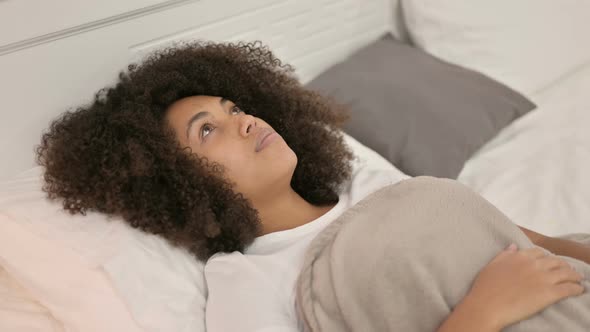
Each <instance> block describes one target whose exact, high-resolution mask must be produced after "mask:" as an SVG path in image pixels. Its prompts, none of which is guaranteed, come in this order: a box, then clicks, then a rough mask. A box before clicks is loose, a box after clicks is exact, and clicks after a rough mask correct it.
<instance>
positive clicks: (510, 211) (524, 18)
mask: <svg viewBox="0 0 590 332" xmlns="http://www.w3.org/2000/svg"><path fill="white" fill-rule="evenodd" d="M27 6H30V4H29V3H25V2H19V1H14V0H8V1H1V2H0V73H2V76H1V77H0V90H1V91H3V94H2V100H0V105H1V106H2V111H3V112H2V120H3V121H2V122H1V123H0V129H1V130H0V136H1V139H0V151H1V155H2V156H3V157H2V163H1V164H0V181H1V182H0V292H1V293H0V330H3V331H31V330H35V331H204V330H205V328H204V326H205V323H204V308H205V303H206V299H207V287H206V284H205V282H204V280H203V278H202V263H200V262H197V261H196V260H195V259H194V258H193V257H192V256H191V255H189V254H188V253H187V252H186V251H183V250H181V249H178V248H174V247H172V246H170V245H169V244H168V243H167V242H166V241H165V240H163V239H161V238H158V237H156V236H150V235H147V234H144V233H141V232H139V231H136V230H134V229H131V228H130V227H128V226H126V224H124V223H123V222H121V221H120V220H118V219H117V218H106V217H105V216H102V215H100V214H98V213H89V214H88V215H87V216H85V217H82V216H70V215H67V214H65V213H64V212H63V211H62V210H61V206H60V204H59V202H50V201H47V200H46V199H45V196H44V193H43V192H42V191H41V190H40V187H41V175H42V169H40V168H39V167H37V166H35V163H34V147H35V145H36V144H38V141H39V137H40V135H41V133H42V131H43V130H44V128H46V127H47V125H48V123H49V121H50V120H51V119H53V118H55V117H56V116H57V115H59V114H60V113H62V112H63V111H64V110H66V109H68V108H72V107H75V106H76V105H79V104H82V103H86V102H88V101H89V100H90V99H91V98H92V97H93V96H94V93H96V91H98V90H99V89H100V88H102V87H104V86H106V85H110V84H112V83H113V82H115V80H116V78H117V74H118V72H119V71H120V70H123V69H124V68H125V66H126V65H127V64H129V63H130V62H135V61H139V60H140V59H141V58H142V57H143V56H145V55H146V54H148V53H149V52H150V51H151V50H154V49H156V48H159V47H163V46H167V45H171V44H172V43H175V42H178V41H183V40H192V39H207V40H216V41H238V40H261V41H263V42H264V43H265V44H267V45H268V46H269V47H270V48H271V49H272V50H273V51H274V52H275V53H276V54H277V56H278V57H279V58H281V59H283V60H284V61H286V62H288V63H291V64H292V65H294V67H295V68H296V73H297V75H298V77H299V78H300V80H301V82H302V83H303V84H310V83H311V84H313V80H314V79H316V78H317V77H318V76H319V75H320V74H321V73H323V72H325V71H327V70H329V69H330V68H332V67H333V66H334V65H335V64H337V63H340V62H342V61H344V60H345V59H347V58H348V57H350V56H353V55H354V54H356V53H355V52H357V51H359V50H361V49H363V48H365V47H367V46H368V45H370V44H371V43H373V42H374V41H375V40H377V39H379V38H381V37H382V36H383V35H384V34H386V33H390V34H391V36H393V37H394V38H395V39H397V40H399V41H400V42H401V43H403V44H406V45H410V46H408V47H412V48H414V49H416V50H420V51H421V52H424V53H428V54H429V56H433V57H436V58H437V59H442V60H444V61H445V63H449V64H452V65H453V66H457V65H458V66H464V67H466V68H470V70H474V71H477V72H481V73H483V74H485V75H486V76H488V77H490V78H492V79H494V80H497V81H499V82H501V83H502V84H503V85H505V86H506V87H509V88H511V89H513V90H514V91H515V93H518V94H519V95H521V96H523V97H524V98H527V99H528V100H530V101H531V102H532V103H534V104H536V108H534V109H532V110H529V111H526V112H523V113H522V114H515V115H514V116H513V117H512V118H510V120H509V121H506V123H505V125H503V126H500V127H498V128H496V131H494V132H493V135H492V137H489V138H486V140H485V142H482V143H481V144H477V145H470V150H469V151H470V153H469V155H468V156H467V157H466V159H458V160H459V162H460V169H458V170H457V174H455V175H454V176H453V177H454V178H456V179H458V180H459V181H460V182H462V183H464V184H466V185H468V186H469V187H471V188H472V189H474V190H475V191H477V192H479V193H480V194H481V195H482V196H483V197H485V198H486V199H488V200H489V201H490V202H492V203H493V204H494V205H496V206H497V207H498V208H499V209H500V210H501V211H502V212H503V213H505V214H506V215H507V216H508V217H510V218H511V219H512V220H513V221H514V222H516V223H517V224H519V225H521V226H524V227H527V228H529V229H533V230H536V231H538V232H541V233H545V234H547V235H562V234H567V233H580V232H586V233H590V220H589V217H590V205H589V204H588V199H589V198H590V175H588V174H589V173H588V172H587V171H586V170H587V168H588V167H589V166H590V130H588V127H589V126H590V94H588V91H590V35H589V34H588V31H590V25H589V23H588V22H590V5H588V4H587V3H583V2H580V1H575V0H566V1H563V2H560V4H559V8H556V6H558V5H557V4H554V3H553V2H552V1H550V0H543V1H533V0H527V1H521V2H519V3H518V4H514V3H512V2H509V1H499V2H478V3H477V5H474V4H473V3H472V2H470V1H467V0H465V1H460V0H455V1H452V2H446V3H444V4H443V3H440V2H437V1H434V0H432V1H428V0H320V1H312V0H304V1H296V0H281V1H271V0H253V1H232V0H223V1H215V0H168V1H165V0H152V1H126V2H117V1H107V2H105V1H103V2H101V4H100V6H98V7H99V8H90V7H87V6H81V5H78V4H76V3H75V2H73V1H68V0H59V1H56V2H53V3H52V5H51V6H50V5H48V4H39V6H45V7H43V8H41V9H42V10H39V11H31V10H30V7H27ZM557 9H559V10H557ZM492 14H493V15H492ZM24 15H28V16H31V15H32V16H33V17H30V18H31V20H32V21H35V22H37V24H34V25H30V24H25V20H22V19H21V18H22V17H23V16H24ZM35 15H38V16H35ZM57 18H58V19H57ZM523 22H524V23H523ZM547 22H550V23H547ZM490 27H493V28H490ZM431 121H433V120H431ZM385 129H387V128H385ZM473 132H474V133H478V129H477V128H476V129H473ZM346 142H347V143H348V144H349V146H350V147H351V149H352V150H353V151H354V153H355V154H356V156H357V160H356V163H355V170H356V172H355V175H358V176H363V174H366V173H363V172H381V171H383V172H390V173H389V174H392V173H391V172H394V173H395V174H396V176H398V175H399V176H402V175H403V174H402V173H401V172H400V170H399V168H401V166H400V165H401V164H397V161H395V162H393V163H392V162H391V161H392V159H391V158H388V157H387V156H386V155H384V154H383V153H377V152H376V151H377V150H379V147H378V146H371V143H370V142H369V141H366V142H363V141H362V140H361V139H358V137H355V135H353V134H350V135H348V134H347V135H346ZM367 142H368V143H367ZM436 150H437V151H439V152H440V148H438V147H437V148H436ZM443 152H444V151H443ZM444 156H445V154H444V153H442V157H444ZM447 156H448V154H447ZM403 162H405V161H400V163H403ZM404 165H405V164H404ZM412 165H413V166H420V165H415V164H412ZM404 167H405V166H404ZM406 173H409V172H406ZM411 175H414V174H411ZM431 175H432V174H431ZM434 175H436V174H434Z"/></svg>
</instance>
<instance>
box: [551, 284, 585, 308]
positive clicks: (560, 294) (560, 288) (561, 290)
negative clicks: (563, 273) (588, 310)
mask: <svg viewBox="0 0 590 332" xmlns="http://www.w3.org/2000/svg"><path fill="white" fill-rule="evenodd" d="M584 291H585V289H584V286H582V285H580V284H579V283H575V282H564V283H561V284H557V285H555V287H553V288H552V290H551V292H552V295H551V296H552V297H553V299H554V303H555V302H557V301H560V300H562V299H565V298H567V297H570V296H577V295H581V294H583V293H584Z"/></svg>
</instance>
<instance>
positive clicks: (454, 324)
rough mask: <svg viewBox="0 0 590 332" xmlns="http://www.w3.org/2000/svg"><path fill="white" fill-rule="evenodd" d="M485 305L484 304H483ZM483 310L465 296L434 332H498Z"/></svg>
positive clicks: (474, 301)
mask: <svg viewBox="0 0 590 332" xmlns="http://www.w3.org/2000/svg"><path fill="white" fill-rule="evenodd" d="M484 305H485V304H484ZM485 312H487V310H485V308H484V307H483V306H482V305H481V304H480V303H477V300H476V299H474V298H471V297H470V296H469V295H467V296H466V297H465V298H464V299H463V300H462V301H461V303H459V304H458V305H457V306H456V307H455V308H454V309H453V312H451V314H450V315H449V316H448V317H447V319H446V320H445V321H444V322H443V324H442V325H441V326H440V327H439V328H438V329H437V330H436V332H472V331H479V332H500V331H501V329H502V328H501V327H499V326H495V325H496V324H495V322H494V319H493V318H492V317H486V314H485Z"/></svg>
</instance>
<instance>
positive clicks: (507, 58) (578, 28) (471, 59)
mask: <svg viewBox="0 0 590 332" xmlns="http://www.w3.org/2000/svg"><path fill="white" fill-rule="evenodd" d="M402 1H403V2H402V7H403V12H404V16H405V19H406V24H407V28H408V31H409V34H410V37H411V39H412V41H413V42H414V44H416V45H417V46H418V47H420V48H422V49H424V50H426V51H428V52H430V53H431V54H433V55H435V56H437V57H439V58H442V59H444V60H446V61H448V62H451V63H454V64H458V65H461V66H465V67H469V68H471V69H474V70H477V71H480V72H482V73H485V74H487V75H488V76H490V77H492V78H494V79H496V80H498V81H500V82H503V83H504V84H506V85H508V86H510V87H512V88H514V89H516V90H519V91H520V92H522V93H524V94H527V95H529V96H530V95H531V94H532V93H534V92H537V91H540V90H541V89H543V88H545V87H547V86H548V85H550V84H551V83H552V82H554V81H556V80H558V79H559V78H560V77H562V76H564V75H566V74H568V73H569V72H571V71H573V70H575V69H576V68H577V67H579V66H581V65H583V64H584V63H586V62H588V61H590V1H587V0H493V1H490V0H446V1H440V0H402Z"/></svg>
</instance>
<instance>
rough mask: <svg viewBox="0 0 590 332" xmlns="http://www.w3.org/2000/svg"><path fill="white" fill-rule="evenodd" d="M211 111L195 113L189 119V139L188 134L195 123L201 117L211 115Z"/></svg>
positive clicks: (187, 126) (187, 127) (187, 131)
mask: <svg viewBox="0 0 590 332" xmlns="http://www.w3.org/2000/svg"><path fill="white" fill-rule="evenodd" d="M210 115H211V113H209V112H207V111H202V112H199V113H197V114H195V115H193V116H192V117H191V118H190V119H189V120H188V124H187V125H186V138H187V139H188V134H189V133H190V130H191V127H192V125H193V123H195V122H197V121H199V120H200V119H202V118H204V117H206V116H210Z"/></svg>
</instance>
